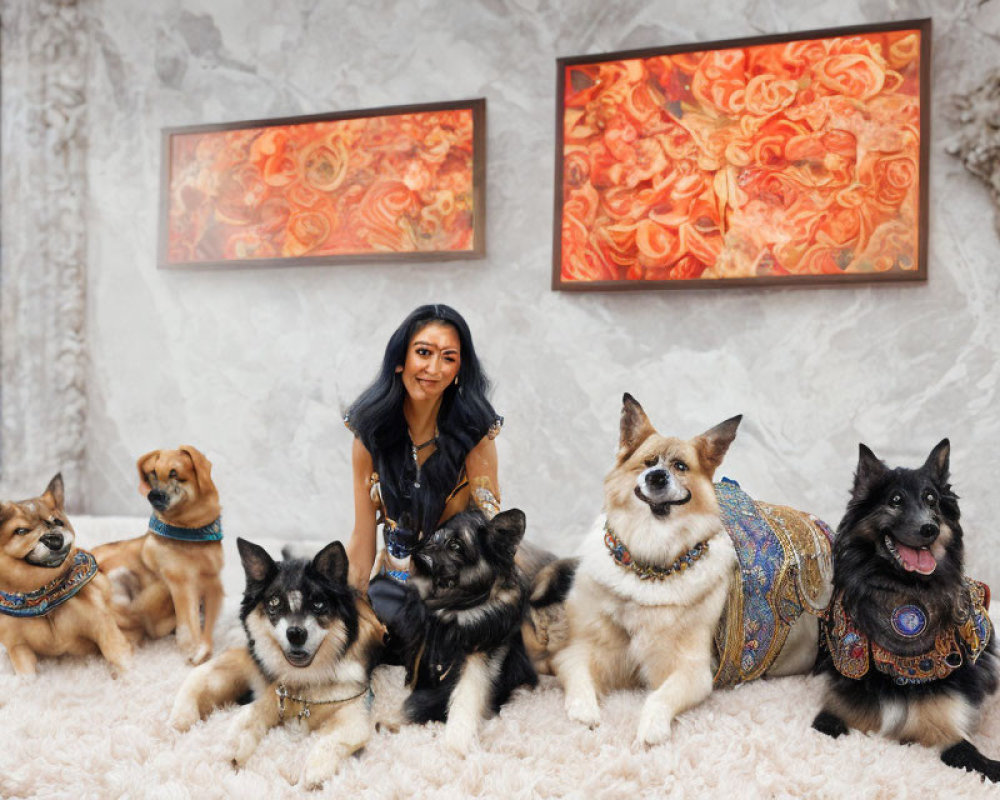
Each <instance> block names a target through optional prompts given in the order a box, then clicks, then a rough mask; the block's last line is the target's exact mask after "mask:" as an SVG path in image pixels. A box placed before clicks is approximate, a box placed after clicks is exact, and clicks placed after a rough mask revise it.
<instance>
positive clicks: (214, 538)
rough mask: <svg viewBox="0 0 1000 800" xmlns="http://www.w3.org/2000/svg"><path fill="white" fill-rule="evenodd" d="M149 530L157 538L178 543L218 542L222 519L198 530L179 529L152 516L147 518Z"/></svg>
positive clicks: (220, 534)
mask: <svg viewBox="0 0 1000 800" xmlns="http://www.w3.org/2000/svg"><path fill="white" fill-rule="evenodd" d="M149 529H150V530H151V531H152V532H153V533H155V534H156V535H157V536H163V537H165V538H167V539H176V540H178V541H180V542H218V541H220V540H221V539H222V517H219V518H218V519H217V520H215V522H212V523H209V524H208V525H203V526H202V527H200V528H179V527H177V526H176V525H168V524H167V523H166V522H164V521H163V520H161V519H157V517H156V515H155V514H154V515H153V516H151V517H150V518H149Z"/></svg>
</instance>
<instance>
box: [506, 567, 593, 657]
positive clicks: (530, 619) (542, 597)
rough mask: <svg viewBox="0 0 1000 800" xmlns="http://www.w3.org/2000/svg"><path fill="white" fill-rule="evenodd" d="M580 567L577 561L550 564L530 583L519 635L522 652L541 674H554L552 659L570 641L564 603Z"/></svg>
mask: <svg viewBox="0 0 1000 800" xmlns="http://www.w3.org/2000/svg"><path fill="white" fill-rule="evenodd" d="M579 565H580V560H579V559H578V558H561V559H557V560H555V561H551V562H549V563H548V564H546V565H545V566H544V567H542V568H541V569H540V570H539V571H538V574H536V575H535V578H534V580H533V581H532V582H531V591H530V593H529V595H528V608H527V612H526V613H525V617H524V624H523V625H522V626H521V634H522V636H523V638H524V645H525V649H526V650H527V652H528V655H529V657H530V658H531V661H532V663H533V664H534V665H535V670H536V671H537V672H538V673H540V674H543V675H551V674H553V667H552V656H553V655H555V654H556V653H558V652H559V651H560V650H562V649H563V648H564V647H565V646H566V643H567V642H568V641H569V621H568V619H567V617H566V607H565V605H564V603H563V601H564V600H565V599H566V596H567V595H568V594H569V590H570V588H571V587H572V586H573V579H574V578H575V576H576V569H577V567H578V566H579Z"/></svg>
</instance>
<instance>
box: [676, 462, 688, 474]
mask: <svg viewBox="0 0 1000 800" xmlns="http://www.w3.org/2000/svg"><path fill="white" fill-rule="evenodd" d="M673 466H674V469H675V470H677V471H678V472H687V471H688V465H687V464H685V463H684V462H683V461H675V462H674V465H673Z"/></svg>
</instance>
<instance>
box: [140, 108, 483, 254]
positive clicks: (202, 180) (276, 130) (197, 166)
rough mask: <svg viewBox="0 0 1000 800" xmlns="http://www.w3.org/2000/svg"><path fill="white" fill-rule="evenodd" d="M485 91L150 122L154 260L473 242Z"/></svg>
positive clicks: (470, 245) (462, 250)
mask: <svg viewBox="0 0 1000 800" xmlns="http://www.w3.org/2000/svg"><path fill="white" fill-rule="evenodd" d="M485 176H486V101H485V100H483V99H478V100H469V101H461V102H451V103H437V104H433V105H422V106H394V107H391V108H381V109H371V110H366V111H351V112H342V113H334V114H321V115H315V116H309V117H296V118H287V119H272V120H253V121H247V122H235V123H227V124H221V125H201V126H188V127H183V128H167V129H164V131H163V178H162V183H163V191H162V195H161V196H162V199H161V211H160V257H159V263H160V266H162V267H193V266H206V267H208V266H212V267H219V266H222V267H228V266H248V265H254V266H272V265H279V264H280V265H295V264H326V263H332V262H337V261H352V262H357V261H372V260H375V261H385V260H445V259H456V258H481V257H482V256H483V255H484V254H485V230H486V226H485V222H486V219H485V187H484V182H485Z"/></svg>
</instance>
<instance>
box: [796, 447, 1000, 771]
mask: <svg viewBox="0 0 1000 800" xmlns="http://www.w3.org/2000/svg"><path fill="white" fill-rule="evenodd" d="M949 452H950V447H949V444H948V440H947V439H945V440H944V441H942V442H941V443H940V444H938V445H937V447H935V448H934V449H933V451H931V454H930V456H929V457H928V458H927V461H926V463H924V465H923V466H922V467H920V468H919V469H904V468H901V467H897V468H895V469H890V468H889V467H887V466H886V465H885V464H884V463H883V462H882V461H880V460H879V459H878V458H877V457H876V456H875V454H874V453H872V451H871V450H869V449H868V448H867V447H865V446H864V445H861V448H860V458H859V461H858V468H857V473H856V474H855V478H854V489H853V492H852V497H851V500H850V502H849V503H848V506H847V512H846V514H845V515H844V518H843V520H842V521H841V523H840V526H839V528H838V529H837V536H836V540H835V542H834V550H833V562H834V576H833V601H832V603H831V606H830V611H829V616H828V618H827V622H826V644H827V651H828V652H827V653H826V654H825V655H824V657H823V659H822V660H821V663H820V670H821V671H822V672H825V673H826V674H827V676H828V684H827V690H826V694H825V697H824V703H823V710H822V711H821V712H820V713H819V714H818V715H817V717H816V719H815V721H814V722H813V727H814V728H816V729H817V730H819V731H822V732H823V733H826V734H829V735H830V736H834V737H836V736H839V735H841V734H843V733H847V731H848V729H849V728H857V729H859V730H862V731H879V732H881V733H883V734H885V735H887V736H891V737H893V738H896V739H899V740H900V741H903V742H919V743H921V744H924V745H927V746H929V747H936V748H939V749H940V750H941V759H942V760H943V761H944V762H945V763H946V764H949V765H951V766H955V767H961V768H964V769H967V770H973V771H976V772H980V773H982V774H983V775H984V776H986V777H987V778H989V779H990V780H991V781H998V780H1000V762H997V761H993V760H991V759H988V758H986V757H985V756H984V755H982V754H981V753H980V752H979V751H978V750H977V749H976V748H975V747H974V746H973V745H972V744H971V743H970V742H969V736H970V735H971V734H972V732H973V731H974V730H975V728H976V727H977V724H978V721H979V709H980V707H981V705H982V703H983V700H984V699H985V698H986V696H987V695H989V694H990V693H992V692H993V691H995V690H996V687H997V660H996V655H995V644H994V642H993V626H992V624H991V622H990V619H989V616H988V615H987V613H986V608H987V606H988V603H989V592H988V590H987V589H986V587H985V586H984V585H983V584H980V583H977V582H976V581H972V580H970V579H968V578H966V577H965V576H964V574H963V545H962V528H961V525H960V524H959V509H958V498H957V496H956V495H955V494H954V493H953V492H952V490H951V486H950V485H949V483H948V458H949Z"/></svg>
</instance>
